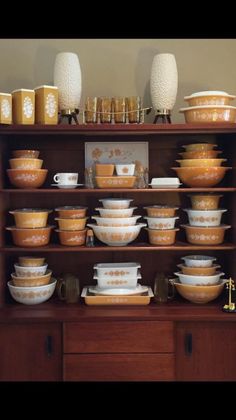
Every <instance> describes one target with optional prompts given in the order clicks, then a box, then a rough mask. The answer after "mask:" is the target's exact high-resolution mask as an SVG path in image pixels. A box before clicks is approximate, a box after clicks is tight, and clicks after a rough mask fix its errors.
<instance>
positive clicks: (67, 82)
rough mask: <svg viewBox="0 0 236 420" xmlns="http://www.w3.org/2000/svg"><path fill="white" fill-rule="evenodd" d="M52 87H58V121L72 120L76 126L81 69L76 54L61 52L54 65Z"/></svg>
mask: <svg viewBox="0 0 236 420" xmlns="http://www.w3.org/2000/svg"><path fill="white" fill-rule="evenodd" d="M54 85H55V86H57V87H58V95H59V97H58V101H59V111H60V119H59V122H61V121H62V118H63V117H66V118H68V120H69V123H70V124H71V122H72V118H73V119H74V121H75V122H76V124H78V119H77V115H78V114H79V104H80V98H81V90H82V83H81V69H80V63H79V59H78V56H77V54H74V53H71V52H61V53H58V54H57V56H56V60H55V64H54Z"/></svg>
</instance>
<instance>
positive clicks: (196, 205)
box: [188, 194, 223, 210]
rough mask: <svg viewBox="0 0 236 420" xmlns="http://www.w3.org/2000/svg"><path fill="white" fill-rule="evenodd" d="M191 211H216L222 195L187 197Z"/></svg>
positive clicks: (193, 195) (194, 195)
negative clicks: (189, 200)
mask: <svg viewBox="0 0 236 420" xmlns="http://www.w3.org/2000/svg"><path fill="white" fill-rule="evenodd" d="M188 197H190V199H191V204H192V209H193V210H217V209H218V207H219V201H220V198H221V197H223V195H222V194H192V195H189V196H188Z"/></svg>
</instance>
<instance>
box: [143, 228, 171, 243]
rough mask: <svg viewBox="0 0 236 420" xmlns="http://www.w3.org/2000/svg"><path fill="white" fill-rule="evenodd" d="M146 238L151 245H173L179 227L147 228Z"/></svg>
mask: <svg viewBox="0 0 236 420" xmlns="http://www.w3.org/2000/svg"><path fill="white" fill-rule="evenodd" d="M145 229H146V230H147V231H148V238H149V243H150V244H151V245H164V246H166V245H173V244H174V243H175V237H176V232H178V230H179V229H177V228H175V229H148V228H145Z"/></svg>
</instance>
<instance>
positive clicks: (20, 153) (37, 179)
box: [7, 150, 48, 188]
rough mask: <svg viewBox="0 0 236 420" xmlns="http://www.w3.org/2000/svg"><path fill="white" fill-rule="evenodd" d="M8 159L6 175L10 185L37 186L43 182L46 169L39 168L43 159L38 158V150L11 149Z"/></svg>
mask: <svg viewBox="0 0 236 420" xmlns="http://www.w3.org/2000/svg"><path fill="white" fill-rule="evenodd" d="M12 155H13V158H12V159H9V163H10V168H11V169H7V175H8V177H9V179H10V182H11V184H12V185H14V186H15V187H18V188H39V187H41V185H43V183H44V182H45V179H46V176H47V173H48V170H47V169H41V168H42V165H43V160H42V159H38V156H39V151H38V150H13V152H12Z"/></svg>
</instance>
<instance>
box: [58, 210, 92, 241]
mask: <svg viewBox="0 0 236 420" xmlns="http://www.w3.org/2000/svg"><path fill="white" fill-rule="evenodd" d="M55 211H57V212H58V216H59V217H56V218H55V220H57V222H58V225H59V229H56V232H58V234H59V240H60V243H61V245H66V246H80V245H84V244H85V240H86V232H87V229H85V225H86V221H87V219H88V218H87V217H86V211H87V207H83V206H64V207H58V208H56V209H55Z"/></svg>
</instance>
